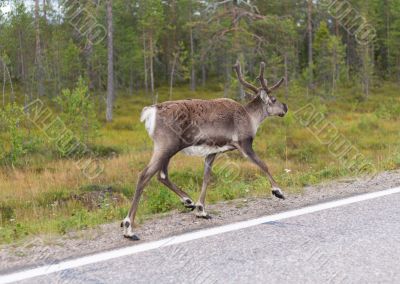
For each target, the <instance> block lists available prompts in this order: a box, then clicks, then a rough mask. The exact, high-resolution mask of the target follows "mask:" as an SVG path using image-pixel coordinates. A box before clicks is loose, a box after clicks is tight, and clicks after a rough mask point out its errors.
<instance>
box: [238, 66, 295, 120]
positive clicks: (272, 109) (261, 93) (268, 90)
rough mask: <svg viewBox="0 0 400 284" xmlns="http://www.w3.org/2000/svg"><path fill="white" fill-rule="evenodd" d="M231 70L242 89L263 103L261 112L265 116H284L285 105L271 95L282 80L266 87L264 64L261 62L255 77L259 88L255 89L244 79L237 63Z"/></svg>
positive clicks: (286, 110) (286, 108)
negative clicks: (258, 72)
mask: <svg viewBox="0 0 400 284" xmlns="http://www.w3.org/2000/svg"><path fill="white" fill-rule="evenodd" d="M233 68H234V69H235V71H236V74H237V77H238V79H239V82H240V83H241V84H242V85H243V87H245V88H247V89H249V90H250V91H252V92H253V93H254V95H256V97H259V98H260V99H261V101H262V102H263V111H264V113H265V116H280V117H284V116H285V114H286V113H287V112H288V107H287V105H286V104H284V103H281V102H279V101H278V100H277V99H276V97H274V96H273V95H272V92H273V91H275V90H276V89H278V88H279V87H280V86H281V85H282V83H283V81H284V78H282V79H281V80H280V81H279V82H278V83H276V84H275V85H273V86H272V87H268V82H267V80H266V79H265V78H264V70H265V63H264V62H261V63H260V74H259V75H258V77H257V79H258V81H259V82H260V85H261V86H260V87H259V88H257V87H256V86H254V85H253V84H250V83H249V82H247V81H246V80H245V79H244V77H243V74H242V71H241V68H240V63H239V61H237V62H236V64H235V65H234V67H233Z"/></svg>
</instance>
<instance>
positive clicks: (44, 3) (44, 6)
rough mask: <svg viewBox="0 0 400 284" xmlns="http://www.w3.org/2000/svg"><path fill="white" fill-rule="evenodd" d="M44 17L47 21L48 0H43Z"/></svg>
mask: <svg viewBox="0 0 400 284" xmlns="http://www.w3.org/2000/svg"><path fill="white" fill-rule="evenodd" d="M43 19H44V21H45V22H47V9H46V0H43Z"/></svg>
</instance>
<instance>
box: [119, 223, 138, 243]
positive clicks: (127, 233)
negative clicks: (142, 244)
mask: <svg viewBox="0 0 400 284" xmlns="http://www.w3.org/2000/svg"><path fill="white" fill-rule="evenodd" d="M121 227H123V228H124V237H125V238H128V239H131V240H133V241H137V240H139V238H138V237H137V236H136V235H135V234H134V233H133V229H132V224H131V220H130V219H129V217H126V218H125V219H124V221H122V223H121Z"/></svg>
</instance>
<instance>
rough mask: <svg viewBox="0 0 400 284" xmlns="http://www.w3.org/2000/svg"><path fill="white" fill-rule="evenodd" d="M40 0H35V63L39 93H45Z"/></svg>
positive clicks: (41, 94) (40, 94)
mask: <svg viewBox="0 0 400 284" xmlns="http://www.w3.org/2000/svg"><path fill="white" fill-rule="evenodd" d="M39 20H40V19H39V0H35V33H36V56H35V65H36V76H37V77H36V79H37V83H38V95H39V96H43V95H44V86H43V75H44V74H43V65H42V64H43V63H42V49H41V45H40V25H39Z"/></svg>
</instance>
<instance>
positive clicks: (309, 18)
mask: <svg viewBox="0 0 400 284" xmlns="http://www.w3.org/2000/svg"><path fill="white" fill-rule="evenodd" d="M312 7H313V3H312V0H308V2H307V34H308V68H309V83H308V87H309V88H310V89H312V88H313V84H314V83H313V80H314V79H313V77H314V76H313V69H314V68H313V38H312Z"/></svg>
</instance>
